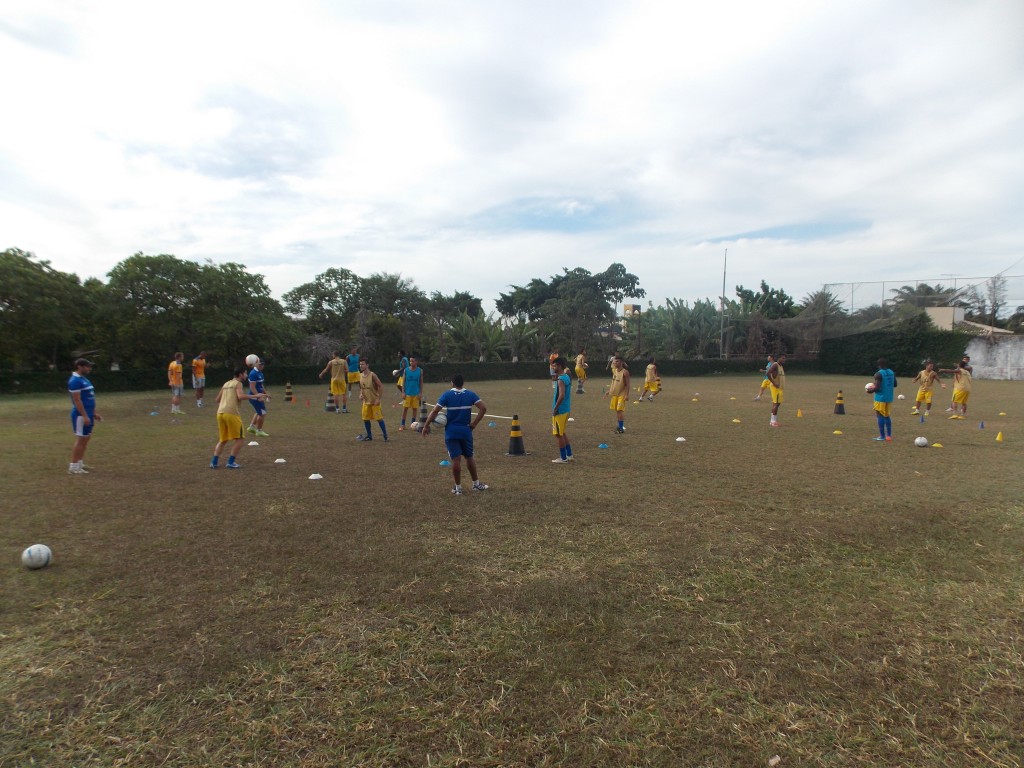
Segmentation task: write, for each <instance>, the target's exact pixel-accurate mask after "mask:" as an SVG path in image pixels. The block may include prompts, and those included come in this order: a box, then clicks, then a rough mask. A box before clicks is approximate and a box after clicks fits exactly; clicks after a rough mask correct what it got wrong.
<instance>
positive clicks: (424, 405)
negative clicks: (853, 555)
mask: <svg viewBox="0 0 1024 768" xmlns="http://www.w3.org/2000/svg"><path fill="white" fill-rule="evenodd" d="M429 415H430V411H428V410H427V401H426V400H420V424H422V423H423V422H425V421H426V420H427V416H429Z"/></svg>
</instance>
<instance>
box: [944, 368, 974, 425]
mask: <svg viewBox="0 0 1024 768" xmlns="http://www.w3.org/2000/svg"><path fill="white" fill-rule="evenodd" d="M959 370H966V371H967V373H968V374H969V375H970V376H971V377H972V378H973V377H974V366H973V365H971V356H970V355H964V356H963V357H961V358H960V363H959V364H958V365H957V367H956V368H941V369H940V370H939V373H952V374H956V372H957V371H959ZM953 394H954V395H956V382H955V381H954V382H953ZM958 410H959V409H958V408H957V403H956V401H955V400H954V401H953V402H951V403H950V404H949V408H947V409H946V413H952V414H953V415H954V416H957V415H958Z"/></svg>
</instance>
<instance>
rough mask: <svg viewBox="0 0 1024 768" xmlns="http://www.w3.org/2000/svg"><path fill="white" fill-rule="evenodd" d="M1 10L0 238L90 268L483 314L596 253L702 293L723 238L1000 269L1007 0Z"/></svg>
mask: <svg viewBox="0 0 1024 768" xmlns="http://www.w3.org/2000/svg"><path fill="white" fill-rule="evenodd" d="M0 7H2V12H0V71H2V72H3V73H4V74H3V76H2V77H0V105H2V107H3V112H4V117H3V119H2V121H0V235H2V237H0V248H7V247H14V248H21V249H24V250H27V251H31V252H33V253H35V254H36V255H37V256H38V257H40V258H43V259H47V260H49V261H50V262H51V263H52V265H53V266H54V267H56V268H58V269H61V270H63V271H67V272H74V273H76V274H78V275H80V276H81V277H83V278H85V277H88V276H96V277H100V278H104V279H105V275H106V273H107V272H108V271H109V270H110V269H111V267H113V266H114V265H115V264H117V263H118V262H120V261H121V260H123V259H125V258H127V257H128V256H130V255H132V254H133V253H136V252H139V251H141V252H143V253H147V254H159V253H170V254H174V255H176V256H178V257H181V258H186V259H193V260H197V261H202V260H204V259H211V260H213V261H214V262H216V263H220V262H226V261H236V262H240V263H243V264H245V265H246V266H247V267H248V268H249V269H250V270H251V271H253V272H257V273H260V274H262V275H264V276H265V277H266V280H267V283H268V284H269V286H270V288H271V290H272V292H273V293H274V295H275V296H276V297H278V298H280V296H281V295H282V294H283V293H284V292H285V291H287V290H289V289H290V288H293V287H295V286H297V285H299V284H301V283H303V282H307V281H309V280H311V279H312V278H313V277H314V276H315V275H317V274H319V273H320V272H323V271H324V270H326V269H328V268H329V267H345V268H347V269H350V270H352V271H353V272H355V273H356V274H358V275H362V276H367V275H369V274H372V273H374V272H389V273H400V274H401V275H402V276H403V277H405V278H407V279H409V280H411V281H413V282H414V283H415V284H416V285H417V286H418V287H419V288H421V289H423V290H425V291H426V292H428V293H430V292H433V291H442V292H444V293H451V292H453V291H455V290H467V291H470V292H472V293H473V294H475V295H477V296H479V297H481V298H483V299H484V300H485V305H487V306H489V307H490V306H493V304H492V302H493V300H494V299H495V298H496V297H497V296H498V294H499V293H500V292H502V291H507V290H508V288H509V286H510V285H522V284H525V283H527V282H529V281H530V280H531V279H533V278H537V277H539V278H542V279H547V278H549V277H550V276H551V275H554V274H558V273H560V272H561V271H562V268H563V267H568V268H574V267H584V268H586V269H589V270H590V271H592V272H599V271H602V270H604V269H605V268H607V267H608V265H609V264H611V263H612V262H621V263H622V264H624V265H625V266H626V268H627V269H628V270H629V271H631V272H633V273H635V274H636V275H637V276H639V278H640V281H641V285H642V286H643V287H644V288H645V289H646V291H647V299H649V300H651V301H653V302H654V304H655V305H660V304H663V303H664V300H665V299H666V298H674V299H684V300H694V299H699V298H704V297H710V298H713V299H716V300H717V296H719V294H720V293H721V288H722V269H723V255H724V252H725V250H726V249H728V276H727V285H728V291H727V292H728V293H729V294H730V295H732V293H733V290H734V287H735V286H736V285H737V284H743V285H746V286H747V287H755V288H756V287H757V286H758V285H759V283H760V281H761V280H762V279H765V280H767V281H768V282H769V283H770V284H771V285H772V286H773V287H781V288H783V289H784V290H786V291H787V292H788V293H790V294H791V295H793V296H794V297H796V298H797V299H800V298H803V296H805V295H806V294H807V293H809V292H811V291H814V290H816V289H818V288H820V287H821V286H822V285H823V284H825V283H834V282H844V281H881V280H892V281H909V280H929V279H941V280H943V281H944V282H947V283H951V282H952V281H953V279H954V278H953V276H958V277H960V278H962V277H970V276H988V275H993V274H996V273H998V272H1001V271H1004V270H1009V272H1008V273H1007V274H1024V262H1022V261H1021V260H1022V258H1024V248H1022V245H1024V45H1022V39H1024V36H1022V33H1024V2H1020V0H970V2H967V1H964V0H956V1H955V2H946V1H945V0H908V1H907V2H900V1H899V0H884V1H881V0H879V1H875V0H851V1H850V2H826V1H824V0H814V1H810V0H808V1H806V2H804V1H800V0H774V1H772V2H765V0H751V1H749V2H748V1H747V0H724V1H722V0H718V1H717V2H707V1H706V0H705V1H703V2H694V1H692V0H666V1H664V2H662V1H661V0H656V1H651V2H643V1H636V0H634V1H632V2H627V1H625V0H623V1H621V2H610V1H608V0H586V1H585V2H582V1H580V2H577V1H575V0H572V1H566V2H559V1H558V0H543V2H541V1H540V0H514V1H513V0H507V1H506V2H497V1H494V0H490V1H489V0H365V1H356V2H343V1H342V0H338V1H337V2H330V1H329V0H290V1H289V2H286V3H283V2H273V3H269V2H262V1H261V0H246V2H234V1H228V2H221V1H219V0H203V1H202V2H198V1H194V0H179V2H175V3H172V4H166V3H165V4H154V3H148V2H139V1H138V0H132V1H131V2H123V1H122V0H77V1H76V0H0ZM872 292H874V289H872ZM1010 298H1011V299H1015V298H1018V297H1016V296H1011V297H1010ZM1019 299H1020V302H1021V303H1024V295H1022V296H1020V297H1019ZM875 301H877V298H872V300H871V302H867V303H873V302H875ZM644 303H645V304H646V301H645V302H644Z"/></svg>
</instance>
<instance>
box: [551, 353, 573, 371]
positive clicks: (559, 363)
mask: <svg viewBox="0 0 1024 768" xmlns="http://www.w3.org/2000/svg"><path fill="white" fill-rule="evenodd" d="M551 367H552V368H554V369H555V370H556V371H558V372H559V373H561V372H562V371H564V370H565V369H566V368H568V367H569V362H568V361H567V360H566V359H565V358H564V357H562V355H559V356H558V357H556V358H555V359H554V360H552V361H551Z"/></svg>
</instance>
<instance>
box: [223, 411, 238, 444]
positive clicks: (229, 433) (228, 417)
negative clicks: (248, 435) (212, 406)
mask: <svg viewBox="0 0 1024 768" xmlns="http://www.w3.org/2000/svg"><path fill="white" fill-rule="evenodd" d="M217 436H218V437H219V439H220V442H222V443H226V442H227V441H228V440H241V439H242V417H241V416H235V414H233V413H218V414H217Z"/></svg>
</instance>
